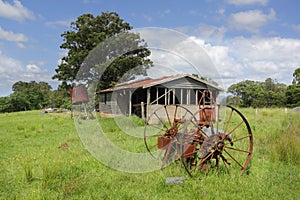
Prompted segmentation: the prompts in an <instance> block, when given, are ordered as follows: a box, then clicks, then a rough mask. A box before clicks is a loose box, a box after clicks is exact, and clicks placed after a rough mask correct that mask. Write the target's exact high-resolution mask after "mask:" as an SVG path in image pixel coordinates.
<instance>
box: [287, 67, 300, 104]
mask: <svg viewBox="0 0 300 200" xmlns="http://www.w3.org/2000/svg"><path fill="white" fill-rule="evenodd" d="M293 77H294V78H293V82H292V85H289V86H288V88H287V90H286V93H285V95H286V103H287V106H288V107H296V106H300V68H297V69H296V70H295V72H294V73H293Z"/></svg>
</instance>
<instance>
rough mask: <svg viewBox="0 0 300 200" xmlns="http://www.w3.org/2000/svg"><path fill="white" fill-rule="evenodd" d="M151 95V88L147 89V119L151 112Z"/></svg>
mask: <svg viewBox="0 0 300 200" xmlns="http://www.w3.org/2000/svg"><path fill="white" fill-rule="evenodd" d="M150 95H151V93H150V88H148V89H147V109H146V112H147V113H146V118H148V117H149V112H150V99H151V98H150V97H151V96H150Z"/></svg>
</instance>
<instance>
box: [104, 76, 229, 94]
mask: <svg viewBox="0 0 300 200" xmlns="http://www.w3.org/2000/svg"><path fill="white" fill-rule="evenodd" d="M185 77H189V78H192V79H194V80H196V81H199V82H202V83H204V84H206V85H208V86H210V87H213V88H215V89H217V90H220V91H221V90H223V89H222V88H220V87H218V86H215V85H212V84H211V83H208V82H206V81H204V80H202V79H199V78H197V77H194V76H191V75H187V74H177V75H171V76H163V77H160V78H156V79H151V78H147V79H142V80H133V81H128V82H125V83H121V84H117V85H116V86H115V87H113V88H108V89H105V90H101V91H100V93H105V92H113V91H117V90H125V89H137V88H148V87H151V86H154V85H159V84H163V83H166V82H170V81H173V80H177V79H179V78H185Z"/></svg>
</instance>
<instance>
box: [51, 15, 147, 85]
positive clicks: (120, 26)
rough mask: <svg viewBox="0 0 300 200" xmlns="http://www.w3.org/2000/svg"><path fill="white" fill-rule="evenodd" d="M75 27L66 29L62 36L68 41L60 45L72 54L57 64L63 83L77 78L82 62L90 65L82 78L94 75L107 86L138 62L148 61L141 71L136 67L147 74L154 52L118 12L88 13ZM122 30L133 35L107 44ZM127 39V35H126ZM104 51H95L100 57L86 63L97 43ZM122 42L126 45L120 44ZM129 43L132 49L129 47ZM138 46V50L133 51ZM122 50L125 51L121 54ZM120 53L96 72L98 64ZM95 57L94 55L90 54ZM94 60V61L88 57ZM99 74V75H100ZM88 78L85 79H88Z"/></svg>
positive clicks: (71, 81)
mask: <svg viewBox="0 0 300 200" xmlns="http://www.w3.org/2000/svg"><path fill="white" fill-rule="evenodd" d="M71 28H72V30H69V31H65V32H64V33H63V34H62V35H61V36H62V37H63V39H64V43H63V44H62V45H61V46H60V48H62V49H66V50H67V51H68V55H67V56H65V57H63V58H62V62H61V63H60V64H59V66H58V68H56V70H55V71H56V74H55V75H54V76H53V78H54V79H58V80H60V81H62V85H64V86H65V87H67V86H68V85H70V84H72V83H74V82H76V76H77V73H78V72H79V70H80V67H81V66H82V65H89V66H88V68H87V70H86V71H83V72H82V73H83V75H82V74H81V77H80V78H83V77H84V78H85V80H84V81H86V82H89V81H91V79H93V80H95V79H97V80H98V81H99V84H100V85H99V86H98V87H99V88H102V89H104V88H107V87H109V86H111V85H112V84H113V83H115V82H117V80H118V79H119V78H120V77H122V76H123V75H124V74H125V73H126V72H127V71H128V70H129V69H133V68H135V67H137V66H141V65H145V67H144V68H141V71H135V73H136V74H145V73H146V71H145V70H146V68H147V67H149V66H150V64H151V62H150V60H149V59H146V57H147V56H149V55H150V51H149V50H148V49H146V48H145V44H142V42H143V40H141V39H140V37H139V35H137V34H133V33H129V32H128V31H129V30H130V29H131V28H132V27H131V26H130V25H129V24H128V23H127V22H124V21H123V19H121V18H120V17H119V15H118V14H117V13H115V12H103V13H102V14H101V15H98V16H96V17H94V16H93V15H92V14H84V15H81V16H79V17H78V18H77V20H76V21H75V22H72V23H71ZM120 33H127V34H128V35H129V36H130V37H127V38H125V40H123V41H120V42H117V43H110V44H109V45H107V43H105V44H103V42H104V41H106V40H107V39H110V38H114V37H118V35H119V34H120ZM122 39H124V38H122ZM99 44H102V45H103V46H101V47H98V50H101V52H99V51H98V52H94V54H96V55H95V57H97V59H98V60H97V61H96V62H94V63H92V66H90V65H91V63H86V62H84V60H85V59H86V58H87V56H88V55H89V54H90V53H91V51H92V50H93V49H95V47H97V45H99ZM120 44H122V45H120ZM128 46H130V47H131V49H126V48H128ZM133 49H134V51H132V50H133ZM118 52H122V54H121V55H120V56H118ZM114 56H117V58H116V59H115V61H114V62H113V63H109V67H108V68H107V70H106V71H104V72H101V73H100V74H102V73H104V74H103V75H102V76H100V77H99V72H98V73H97V72H95V70H94V69H93V67H94V65H96V64H102V63H105V62H106V61H109V60H110V59H111V58H114ZM89 59H94V58H89ZM88 62H92V61H88ZM97 75H98V76H97ZM86 82H85V83H86Z"/></svg>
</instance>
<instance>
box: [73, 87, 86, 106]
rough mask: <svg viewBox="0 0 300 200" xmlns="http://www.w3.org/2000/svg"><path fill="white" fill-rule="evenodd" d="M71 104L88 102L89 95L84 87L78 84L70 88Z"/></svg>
mask: <svg viewBox="0 0 300 200" xmlns="http://www.w3.org/2000/svg"><path fill="white" fill-rule="evenodd" d="M70 96H71V99H72V104H80V103H87V102H89V96H88V92H87V89H86V87H84V86H79V87H74V88H73V89H71V90H70Z"/></svg>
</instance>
